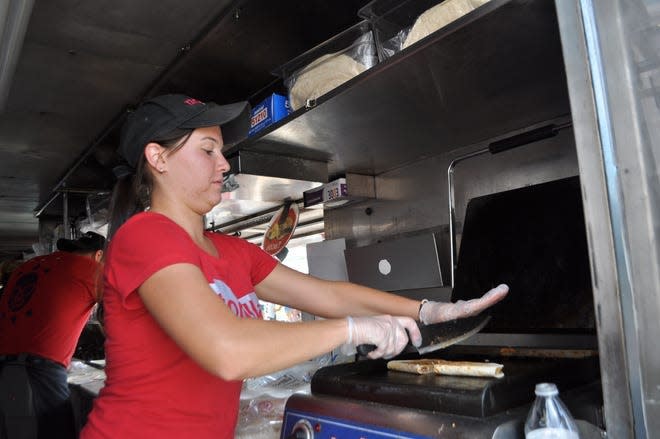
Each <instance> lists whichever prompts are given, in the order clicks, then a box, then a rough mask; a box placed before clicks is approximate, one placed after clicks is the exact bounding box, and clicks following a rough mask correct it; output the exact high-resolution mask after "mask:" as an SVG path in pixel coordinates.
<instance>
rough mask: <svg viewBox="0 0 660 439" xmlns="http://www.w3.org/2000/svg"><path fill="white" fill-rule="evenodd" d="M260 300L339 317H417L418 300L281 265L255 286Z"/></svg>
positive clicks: (327, 316) (325, 315)
mask: <svg viewBox="0 0 660 439" xmlns="http://www.w3.org/2000/svg"><path fill="white" fill-rule="evenodd" d="M255 291H256V293H257V295H258V296H259V298H260V299H262V300H266V301H268V302H273V303H278V304H281V305H286V306H290V307H293V308H296V309H300V310H303V311H307V312H309V313H311V314H314V315H317V316H321V317H325V318H338V317H345V316H348V315H350V316H370V315H379V314H389V315H396V316H407V317H411V318H413V319H417V318H418V314H419V305H420V302H419V301H418V300H413V299H408V298H406V297H402V296H397V295H395V294H390V293H386V292H383V291H379V290H376V289H373V288H368V287H365V286H362V285H357V284H354V283H350V282H341V281H327V280H323V279H319V278H316V277H314V276H310V275H307V274H304V273H300V272H298V271H296V270H292V269H290V268H288V267H286V266H284V265H282V264H277V266H276V267H275V269H274V270H273V271H272V272H271V273H270V274H269V275H268V276H266V278H265V279H264V280H263V281H262V282H261V283H259V285H257V286H256V287H255Z"/></svg>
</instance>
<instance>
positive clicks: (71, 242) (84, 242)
mask: <svg viewBox="0 0 660 439" xmlns="http://www.w3.org/2000/svg"><path fill="white" fill-rule="evenodd" d="M104 247H105V238H104V237H103V235H99V234H98V233H95V232H87V233H85V234H84V235H83V236H81V237H80V238H78V239H64V238H60V239H58V240H57V249H58V250H62V251H64V252H93V251H97V250H103V248H104Z"/></svg>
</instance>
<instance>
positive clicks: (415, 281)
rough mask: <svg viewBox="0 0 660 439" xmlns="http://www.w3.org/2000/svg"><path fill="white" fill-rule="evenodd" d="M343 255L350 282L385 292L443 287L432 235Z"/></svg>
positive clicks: (360, 248) (361, 248)
mask: <svg viewBox="0 0 660 439" xmlns="http://www.w3.org/2000/svg"><path fill="white" fill-rule="evenodd" d="M345 255H346V267H347V270H348V278H349V280H350V281H351V282H355V283H358V284H361V285H366V286H370V287H373V288H378V289H380V290H385V291H397V290H403V289H415V288H431V287H438V286H441V285H442V275H441V271H440V263H439V261H438V251H437V245H436V242H435V236H434V235H433V234H431V233H428V234H424V235H419V236H411V237H405V238H400V239H396V240H392V241H386V242H382V243H379V244H374V245H369V246H365V247H355V248H350V249H346V252H345Z"/></svg>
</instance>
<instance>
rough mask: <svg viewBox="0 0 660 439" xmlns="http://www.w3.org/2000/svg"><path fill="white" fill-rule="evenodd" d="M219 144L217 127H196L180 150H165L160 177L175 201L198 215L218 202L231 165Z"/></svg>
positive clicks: (218, 128) (220, 143)
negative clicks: (164, 168) (164, 169)
mask: <svg viewBox="0 0 660 439" xmlns="http://www.w3.org/2000/svg"><path fill="white" fill-rule="evenodd" d="M222 145H223V142H222V133H221V132H220V127H217V126H216V127H207V128H197V129H196V130H195V131H193V133H192V135H191V136H190V138H189V139H188V141H187V142H186V143H185V144H184V145H183V146H182V147H181V148H180V149H178V150H177V151H175V152H173V153H172V154H167V153H165V157H164V160H165V162H166V172H165V173H164V174H162V177H163V178H162V180H163V183H164V184H165V185H166V186H167V191H168V193H174V194H175V196H176V199H177V200H176V201H181V202H183V203H185V204H186V205H187V206H189V207H190V208H191V209H193V210H194V211H195V212H197V213H200V214H205V213H207V212H208V211H210V210H211V209H212V208H213V207H214V206H215V205H216V204H218V203H219V202H220V200H221V197H222V195H221V191H222V179H223V176H224V174H225V173H226V172H228V171H229V168H230V166H229V163H228V162H227V160H225V157H224V156H223V155H222V151H221V150H222Z"/></svg>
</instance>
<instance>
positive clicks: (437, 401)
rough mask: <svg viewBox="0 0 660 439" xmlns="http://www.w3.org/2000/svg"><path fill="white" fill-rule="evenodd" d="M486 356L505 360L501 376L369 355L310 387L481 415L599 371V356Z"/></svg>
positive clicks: (321, 374) (324, 372)
mask: <svg viewBox="0 0 660 439" xmlns="http://www.w3.org/2000/svg"><path fill="white" fill-rule="evenodd" d="M433 357H434V356H433V355H426V356H425V357H424V358H433ZM435 357H437V358H440V356H439V355H436V356H435ZM441 358H443V359H447V360H461V361H484V360H486V359H487V358H484V357H483V356H479V355H476V356H469V355H464V354H463V355H460V356H459V357H457V358H453V356H452V355H451V354H448V353H447V351H443V354H442V356H441ZM489 360H490V361H492V362H497V363H500V364H504V374H505V377H504V378H500V379H498V378H474V377H454V376H439V375H434V374H431V375H415V374H409V373H405V372H396V371H390V370H388V369H387V362H386V361H385V360H370V361H359V362H356V363H348V364H340V365H335V366H328V367H324V368H321V369H319V370H318V371H317V372H316V373H315V374H314V376H313V377H312V381H311V390H312V393H313V394H321V395H330V396H341V397H348V398H353V399H358V400H362V401H371V402H377V403H382V404H389V405H395V406H400V407H410V408H417V409H422V410H430V411H437V412H443V413H448V414H455V415H462V416H470V417H479V418H483V417H488V416H492V415H495V414H498V413H500V412H502V411H504V410H507V409H511V408H514V407H517V406H520V405H523V404H527V403H529V402H531V401H532V400H533V399H534V386H535V384H536V383H538V382H542V381H550V382H554V383H556V384H557V386H558V387H559V389H560V391H565V390H568V389H572V388H576V387H579V386H582V385H586V384H590V383H592V382H594V381H595V380H598V377H599V375H600V373H599V370H600V369H599V362H598V358H597V357H590V358H579V359H576V358H504V359H503V358H490V359H489Z"/></svg>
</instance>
